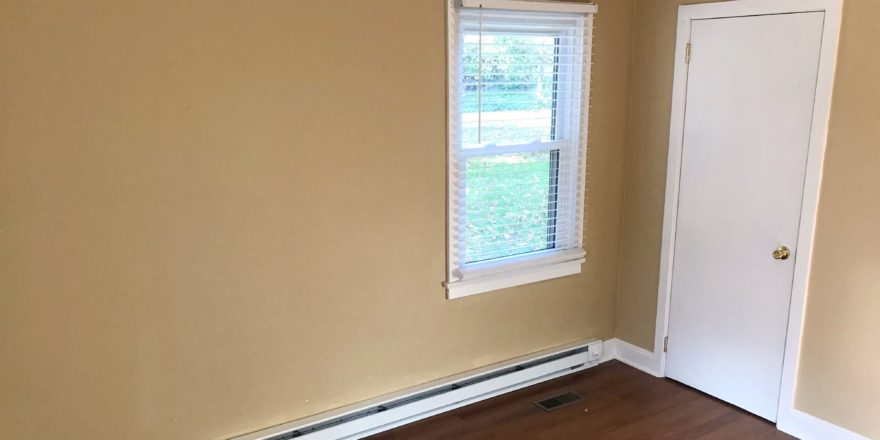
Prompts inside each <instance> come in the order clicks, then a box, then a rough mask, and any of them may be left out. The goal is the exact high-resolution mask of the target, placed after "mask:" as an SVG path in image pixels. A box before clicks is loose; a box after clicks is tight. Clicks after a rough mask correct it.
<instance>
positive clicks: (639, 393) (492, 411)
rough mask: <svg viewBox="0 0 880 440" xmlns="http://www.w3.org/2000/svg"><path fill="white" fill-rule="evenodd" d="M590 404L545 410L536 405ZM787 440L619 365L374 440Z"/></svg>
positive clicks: (704, 398) (716, 403)
mask: <svg viewBox="0 0 880 440" xmlns="http://www.w3.org/2000/svg"><path fill="white" fill-rule="evenodd" d="M565 392H574V393H578V394H580V395H581V396H583V399H582V400H580V401H578V402H576V403H574V404H571V405H569V406H566V407H562V408H559V409H556V410H554V411H550V412H544V411H542V410H540V409H539V408H538V407H537V406H535V405H534V402H536V401H538V400H542V399H545V398H548V397H552V396H555V395H559V394H562V393H565ZM404 439H405V440H446V439H455V440H511V439H535V440H578V439H601V440H629V439H662V440H673V439H674V440H688V439H695V440H696V439H699V440H727V439H766V440H786V439H793V437H791V436H789V435H786V434H784V433H782V432H780V431H777V430H776V427H775V426H773V424H771V423H770V422H767V421H766V420H763V419H761V418H758V417H756V416H754V415H751V414H749V413H747V412H745V411H743V410H741V409H739V408H736V407H733V406H731V405H729V404H727V403H724V402H722V401H720V400H717V399H715V398H713V397H710V396H708V395H706V394H703V393H701V392H699V391H697V390H694V389H692V388H689V387H687V386H685V385H682V384H680V383H678V382H675V381H672V380H668V379H658V378H656V377H653V376H650V375H648V374H645V373H643V372H641V371H639V370H636V369H634V368H632V367H629V366H627V365H624V364H622V363H620V362H617V361H610V362H606V363H604V364H602V365H599V366H597V367H594V368H591V369H588V370H584V371H582V372H579V373H576V374H572V375H569V376H565V377H562V378H559V379H555V380H552V381H549V382H545V383H542V384H539V385H535V386H531V387H528V388H524V389H522V390H518V391H514V392H512V393H508V394H505V395H503V396H499V397H495V398H493V399H489V400H485V401H483V402H478V403H475V404H473V405H468V406H466V407H463V408H459V409H457V410H454V411H450V412H448V413H445V414H440V415H437V416H434V417H431V418H428V419H425V420H422V421H419V422H416V423H412V424H410V425H406V426H401V427H399V428H396V429H394V430H391V431H388V432H386V433H382V434H377V435H375V436H372V437H369V439H368V440H404Z"/></svg>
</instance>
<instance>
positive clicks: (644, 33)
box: [616, 0, 880, 438]
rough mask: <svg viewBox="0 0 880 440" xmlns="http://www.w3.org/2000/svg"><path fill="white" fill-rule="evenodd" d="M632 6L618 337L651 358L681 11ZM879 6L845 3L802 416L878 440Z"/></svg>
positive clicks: (668, 3) (655, 1)
mask: <svg viewBox="0 0 880 440" xmlns="http://www.w3.org/2000/svg"><path fill="white" fill-rule="evenodd" d="M682 3H694V2H693V1H687V2H685V1H679V0H637V1H636V14H635V21H634V30H635V34H634V40H633V41H634V42H633V69H632V78H631V95H630V119H629V137H628V142H627V152H626V181H625V196H624V199H625V201H624V217H623V225H624V226H623V231H622V240H621V264H620V269H621V277H620V289H619V296H618V309H617V330H616V335H617V336H618V337H620V338H622V339H625V340H627V341H630V342H633V343H635V344H637V345H640V346H642V347H645V348H652V345H653V337H654V316H655V313H656V299H657V277H658V270H659V254H660V231H661V226H662V217H663V203H664V201H663V199H664V192H665V179H666V153H667V141H668V133H669V109H670V105H671V104H670V103H671V93H672V72H673V66H672V56H673V53H674V50H675V48H674V43H675V26H676V14H677V6H678V5H679V4H682ZM878 20H880V3H878V2H876V1H874V0H846V2H845V7H844V21H843V28H842V34H841V46H840V53H839V65H838V74H837V78H836V83H835V89H834V102H833V105H832V115H831V127H830V134H829V136H830V138H829V143H828V149H827V154H826V163H825V174H824V180H823V184H822V193H821V202H820V209H819V218H818V229H817V232H816V243H815V246H816V247H815V259H814V265H813V273H812V279H811V282H810V291H809V298H808V312H807V316H806V323H805V326H806V329H805V333H804V340H803V344H804V346H803V351H802V355H803V359H802V363H801V374H800V377H799V380H798V393H797V401H796V407H797V408H798V409H801V410H803V411H806V412H807V413H809V414H812V415H814V416H817V417H820V418H822V419H826V420H828V421H831V422H832V423H836V424H839V425H841V426H844V427H846V428H848V429H850V430H853V431H856V432H859V433H861V434H864V435H867V436H869V437H871V438H880V422H878V420H877V414H878V412H880V403H878V396H880V375H878V374H877V364H878V362H880V356H878V355H877V352H876V350H874V349H873V347H874V346H875V345H876V342H875V341H874V339H875V338H874V336H876V335H878V334H880V319H878V317H880V240H878V239H877V225H878V218H880V173H878V167H880V148H878V139H880V104H878V103H880V88H878V87H877V84H876V81H877V78H880V58H878V56H877V49H876V48H877V47H878V46H880V34H878V32H877V27H876V23H877V21H878Z"/></svg>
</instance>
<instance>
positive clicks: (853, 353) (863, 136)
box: [795, 0, 880, 438]
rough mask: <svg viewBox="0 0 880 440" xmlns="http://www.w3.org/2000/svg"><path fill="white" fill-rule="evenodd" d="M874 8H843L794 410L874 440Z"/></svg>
mask: <svg viewBox="0 0 880 440" xmlns="http://www.w3.org/2000/svg"><path fill="white" fill-rule="evenodd" d="M878 21H880V2H877V1H875V0H847V1H846V6H845V8H844V18H843V29H842V33H841V43H840V53H839V56H838V66H837V77H836V80H835V89H834V102H833V105H832V109H831V127H830V132H829V139H828V150H827V153H826V155H825V170H824V179H823V185H822V192H821V195H820V197H821V201H820V207H819V218H818V221H817V230H816V242H815V253H814V259H813V271H812V274H811V275H812V277H811V280H810V292H809V298H808V302H807V316H806V328H805V330H804V342H803V349H802V351H801V355H802V360H801V372H800V377H799V378H798V392H797V400H796V404H795V406H796V407H797V408H798V409H801V410H803V411H806V412H807V413H810V414H814V415H817V416H819V417H821V418H823V419H826V420H828V421H831V422H832V423H835V424H838V425H842V426H845V427H848V428H850V429H851V430H854V431H856V432H859V433H861V434H863V435H866V436H868V437H869V438H880V419H878V415H880V374H878V373H880V367H878V365H880V353H878V351H877V349H876V347H877V336H878V335H880V233H878V227H880V86H878V84H877V80H878V79H880V53H878V50H877V48H878V47H880V32H878V28H877V23H878Z"/></svg>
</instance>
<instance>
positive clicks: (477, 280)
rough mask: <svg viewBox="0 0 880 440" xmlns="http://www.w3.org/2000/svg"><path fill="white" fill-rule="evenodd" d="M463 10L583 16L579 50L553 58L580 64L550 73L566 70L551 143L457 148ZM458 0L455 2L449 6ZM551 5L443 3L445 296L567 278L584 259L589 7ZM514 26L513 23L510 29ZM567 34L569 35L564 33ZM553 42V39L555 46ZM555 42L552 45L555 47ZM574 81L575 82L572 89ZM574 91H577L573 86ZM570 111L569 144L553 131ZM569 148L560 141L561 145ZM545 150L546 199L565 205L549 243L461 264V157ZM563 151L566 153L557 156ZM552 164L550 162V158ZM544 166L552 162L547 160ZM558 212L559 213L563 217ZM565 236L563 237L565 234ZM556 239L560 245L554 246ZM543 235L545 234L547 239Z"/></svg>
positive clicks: (563, 125) (565, 123)
mask: <svg viewBox="0 0 880 440" xmlns="http://www.w3.org/2000/svg"><path fill="white" fill-rule="evenodd" d="M462 2H463V3H464V6H468V7H475V6H477V7H483V8H486V7H487V5H486V4H487V3H491V5H490V6H491V7H493V8H496V9H504V10H517V11H524V10H525V11H534V12H536V13H543V12H576V13H578V14H583V20H584V22H583V28H584V35H583V42H584V50H583V51H582V53H577V54H576V55H575V53H574V52H575V50H573V49H571V48H569V49H568V50H570V51H571V53H562V52H557V55H556V61H555V62H556V63H558V64H563V63H560V62H559V59H560V57H566V56H568V57H571V56H577V57H579V60H580V59H582V61H583V62H582V63H580V62H579V63H578V65H580V66H582V67H581V68H580V69H578V70H581V71H580V72H576V71H574V70H571V71H569V72H567V73H566V72H561V73H557V72H554V76H556V75H566V74H567V75H569V76H570V77H571V78H570V79H569V80H568V81H561V80H559V79H558V78H554V79H555V80H554V91H553V95H554V98H553V101H554V102H553V108H552V115H553V116H552V118H553V119H551V121H552V122H551V124H552V125H551V140H549V141H536V142H531V143H525V144H515V145H502V146H497V145H489V146H484V147H483V148H464V147H463V146H461V145H459V141H460V128H461V127H460V125H459V124H460V121H459V118H460V117H461V113H460V107H461V102H460V101H459V99H460V98H461V95H462V94H461V90H460V84H459V76H458V75H459V67H460V65H459V61H460V53H459V50H460V42H461V41H463V36H462V35H463V34H464V32H465V31H463V30H462V31H460V30H459V23H458V13H459V8H461V7H462ZM457 3H458V4H457ZM559 5H560V4H559V3H558V2H536V1H528V2H524V1H519V0H491V1H487V0H448V20H447V26H448V32H447V44H448V52H447V54H448V55H447V61H448V72H447V75H448V84H449V94H448V102H447V105H448V112H447V118H448V124H449V126H448V130H449V131H448V135H449V139H448V140H449V142H448V161H449V162H448V184H449V188H448V195H447V213H448V224H447V244H448V250H447V264H448V271H447V272H448V273H447V279H446V282H445V283H444V284H445V286H446V288H447V297H448V298H449V299H455V298H461V297H465V296H470V295H474V294H478V293H483V292H488V291H493V290H499V289H503V288H507V287H513V286H518V285H522V284H528V283H534V282H538V281H543V280H547V279H552V278H558V277H563V276H568V275H574V274H577V273H580V271H581V265H582V264H583V263H584V262H585V261H586V253H585V252H584V250H583V218H584V200H583V199H584V192H585V189H584V182H585V180H586V176H585V166H586V164H585V163H586V141H587V124H588V120H589V118H588V117H589V114H588V110H589V105H588V103H589V97H590V90H589V89H590V87H589V84H590V73H591V72H590V70H591V69H590V64H591V62H590V61H591V60H590V58H591V55H592V20H593V15H594V14H595V12H596V10H597V8H596V6H595V5H590V4H584V3H576V4H569V5H570V6H571V7H572V8H573V10H570V11H569V10H567V11H559V10H557V9H556V8H558V7H560V6H559ZM511 29H512V30H515V29H516V28H515V27H512V28H511ZM469 31H471V32H472V31H473V30H472V29H471V30H469ZM565 32H572V30H571V28H570V27H569V28H568V29H567V30H566V29H565V28H564V27H560V33H559V34H557V35H553V36H554V38H556V41H557V42H559V41H560V38H565V37H566V35H565ZM567 36H568V37H573V33H570V34H569V35H567ZM557 44H559V43H557ZM561 49H562V46H561V45H560V46H559V47H557V50H561ZM576 75H580V78H578V80H579V81H575V80H574V79H573V78H576ZM560 83H563V84H569V86H567V87H564V88H561V89H562V90H558V89H557V86H558V84H560ZM572 84H577V85H578V86H579V87H576V86H573V85H572ZM575 88H579V89H580V90H578V91H575ZM575 93H578V94H580V107H579V110H578V111H572V110H571V109H567V111H561V110H560V108H559V105H560V104H559V103H560V102H571V101H570V100H571V99H573V98H574V96H575ZM575 114H578V115H579V117H580V120H579V121H578V122H577V126H576V128H577V129H578V130H579V133H578V134H577V135H576V136H575V137H576V138H577V144H573V143H572V142H569V141H570V140H567V139H565V138H564V137H561V136H560V133H570V129H571V128H572V126H571V124H572V123H573V121H571V120H570V119H571V118H572V117H573V116H572V115H575ZM567 142H568V143H569V144H570V145H565V144H566V143H567ZM542 151H546V152H550V153H551V156H554V153H553V152H554V151H555V152H557V153H556V154H555V156H556V157H555V162H556V164H557V169H556V172H555V175H553V176H551V186H552V185H553V183H552V181H553V180H554V179H555V180H557V181H558V182H557V183H558V186H556V190H555V191H554V193H555V194H554V200H552V201H550V202H549V203H553V204H555V205H556V207H557V209H562V208H559V207H560V206H561V204H565V208H564V209H565V212H564V213H563V212H562V211H561V210H560V211H557V216H556V218H555V220H554V222H553V225H551V224H550V223H551V222H549V221H548V226H547V227H548V236H549V235H550V233H551V232H550V230H551V228H552V229H553V230H554V232H553V235H554V237H553V243H552V246H548V248H547V249H543V250H538V251H533V252H527V253H522V254H516V255H511V256H507V257H502V258H494V259H489V260H483V261H478V262H471V263H467V262H465V261H464V258H463V257H462V255H463V254H462V252H460V251H459V250H460V249H461V248H462V246H464V242H463V241H464V237H460V235H459V231H460V229H459V225H462V224H465V223H466V221H467V219H466V217H465V216H464V211H465V210H464V209H458V204H459V203H464V200H465V194H464V191H466V188H467V185H466V183H460V180H461V179H463V177H461V176H458V175H457V174H461V172H460V170H459V169H458V167H459V166H460V164H461V163H462V160H466V159H467V158H471V157H480V156H497V155H501V154H510V153H522V152H542ZM565 154H568V155H570V157H565V160H562V159H563V155H565ZM551 163H552V162H551ZM551 167H552V165H551ZM563 215H564V216H565V217H563ZM565 220H567V221H569V222H570V223H569V226H568V229H569V230H568V231H564V230H560V229H561V228H560V227H559V223H560V222H561V221H565ZM566 234H567V236H566ZM563 242H564V246H560V244H561V243H563ZM549 243H550V240H549V239H548V244H549Z"/></svg>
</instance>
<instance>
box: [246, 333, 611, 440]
mask: <svg viewBox="0 0 880 440" xmlns="http://www.w3.org/2000/svg"><path fill="white" fill-rule="evenodd" d="M582 347H589V348H590V350H589V352H584V353H578V354H575V355H572V356H566V357H564V358H560V359H556V360H553V361H550V362H547V363H545V364H541V365H537V366H533V367H529V368H525V369H523V370H521V371H515V372H511V373H507V374H504V375H502V376H498V377H495V378H492V379H489V380H486V381H483V382H479V383H476V384H473V385H469V386H464V387H461V388H459V389H456V390H451V391H446V392H443V393H441V394H437V395H435V396H431V397H428V398H425V399H422V400H418V401H416V402H414V403H410V404H406V405H402V406H398V407H395V408H391V409H388V410H386V411H382V412H377V413H374V414H371V415H369V416H365V417H362V418H357V419H354V420H351V421H347V422H345V423H341V424H339V425H335V426H332V427H329V428H327V429H323V430H320V431H316V432H314V433H311V434H306V435H302V436H300V437H297V438H301V439H303V440H342V439H358V438H363V437H366V436H369V435H373V434H376V433H379V432H382V431H387V430H389V429H392V428H395V427H397V426H401V425H404V424H407V423H412V422H415V421H417V420H421V419H424V418H426V417H430V416H433V415H436V414H440V413H443V412H446V411H450V410H453V409H455V408H459V407H462V406H465V405H469V404H471V403H476V402H479V401H481V400H485V399H488V398H491V397H495V396H498V395H500V394H504V393H509V392H511V391H514V390H518V389H520V388H525V387H528V386H531V385H535V384H538V383H541V382H544V381H547V380H550V379H555V378H557V377H561V376H564V375H567V374H571V373H575V372H578V371H581V370H584V369H587V368H590V367H594V366H596V365H598V364H599V359H600V358H601V356H602V354H601V353H599V350H602V347H603V343H602V341H600V340H598V339H588V340H583V341H578V342H574V343H571V344H566V345H562V346H559V347H554V348H551V349H548V350H543V351H540V352H537V353H533V354H530V355H526V356H521V357H518V358H515V359H511V360H509V361H506V362H501V363H498V364H494V365H490V366H487V367H484V368H480V369H476V370H473V371H469V372H466V373H462V374H458V375H455V376H451V377H448V378H443V379H439V380H436V381H433V382H429V383H426V384H423V385H420V386H416V387H412V388H409V389H406V390H402V391H399V392H396V393H391V394H387V395H384V396H380V397H377V398H375V399H370V400H367V401H364V402H359V403H356V404H353V405H349V406H346V407H343V408H339V409H336V410H332V411H327V412H324V413H321V414H316V415H314V416H310V417H306V418H304V419H300V420H296V421H293V422H289V423H285V424H282V425H278V426H274V427H271V428H267V429H263V430H261V431H257V432H253V433H250V434H245V435H241V436H238V437H232V439H234V440H266V439H269V438H272V437H273V436H277V435H280V434H283V433H288V432H292V431H294V430H296V429H298V428H302V427H305V426H309V425H313V424H316V423H320V422H322V421H327V420H331V419H335V418H338V417H342V416H345V415H347V414H353V413H357V412H360V411H363V410H366V409H369V408H374V407H376V406H378V405H382V404H383V403H387V402H391V401H396V400H399V399H402V398H406V397H408V396H412V395H416V394H420V393H424V392H426V391H431V390H433V389H438V388H443V387H448V386H449V385H451V384H455V383H460V382H463V381H466V380H468V379H470V378H473V377H477V376H482V375H485V374H487V373H492V372H495V371H499V370H503V369H507V368H510V367H514V366H518V365H522V364H525V363H527V362H532V361H535V360H539V359H543V358H547V357H550V356H554V355H558V354H560V353H564V352H566V351H570V350H574V349H578V348H582ZM602 351H603V352H604V350H602Z"/></svg>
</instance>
